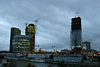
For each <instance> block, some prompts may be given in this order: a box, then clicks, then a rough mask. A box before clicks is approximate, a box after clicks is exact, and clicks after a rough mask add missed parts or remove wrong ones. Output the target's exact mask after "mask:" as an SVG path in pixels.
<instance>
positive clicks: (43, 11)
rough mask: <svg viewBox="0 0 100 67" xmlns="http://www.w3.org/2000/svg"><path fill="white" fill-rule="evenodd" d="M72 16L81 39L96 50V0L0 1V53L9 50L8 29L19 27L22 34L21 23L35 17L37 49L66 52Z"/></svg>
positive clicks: (99, 18) (99, 15)
mask: <svg viewBox="0 0 100 67" xmlns="http://www.w3.org/2000/svg"><path fill="white" fill-rule="evenodd" d="M77 12H78V13H79V14H77ZM76 15H78V16H80V17H81V18H82V36H83V37H82V39H83V40H88V41H91V46H92V48H93V49H97V50H98V49H99V48H100V41H99V40H100V31H99V29H100V1H99V0H0V50H9V44H10V28H11V27H18V28H20V29H21V31H22V34H23V35H24V33H25V23H34V20H36V19H38V18H39V19H40V20H39V21H38V23H37V34H36V36H37V37H36V44H37V45H40V46H39V47H40V48H43V49H46V50H49V49H52V48H51V47H50V46H52V45H55V46H56V49H57V50H60V49H70V25H71V18H73V17H74V16H76Z"/></svg>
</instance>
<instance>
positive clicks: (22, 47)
mask: <svg viewBox="0 0 100 67" xmlns="http://www.w3.org/2000/svg"><path fill="white" fill-rule="evenodd" d="M12 44H13V52H15V53H23V54H24V53H30V48H31V46H30V44H31V36H29V35H15V36H14V39H13V43H12Z"/></svg>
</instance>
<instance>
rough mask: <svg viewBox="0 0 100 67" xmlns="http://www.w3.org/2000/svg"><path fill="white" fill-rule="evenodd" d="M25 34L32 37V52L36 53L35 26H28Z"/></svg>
mask: <svg viewBox="0 0 100 67" xmlns="http://www.w3.org/2000/svg"><path fill="white" fill-rule="evenodd" d="M25 31H26V32H25V34H26V35H30V36H31V52H34V51H35V25H34V24H29V25H28V26H26V29H25Z"/></svg>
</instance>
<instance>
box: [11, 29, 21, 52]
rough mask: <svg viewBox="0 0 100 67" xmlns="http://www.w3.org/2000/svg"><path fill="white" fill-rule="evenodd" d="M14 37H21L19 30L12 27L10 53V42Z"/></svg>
mask: <svg viewBox="0 0 100 67" xmlns="http://www.w3.org/2000/svg"><path fill="white" fill-rule="evenodd" d="M15 35H21V30H20V29H19V28H15V27H12V28H11V33H10V52H13V49H12V40H13V37H14V36H15Z"/></svg>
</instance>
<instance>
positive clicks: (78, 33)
mask: <svg viewBox="0 0 100 67" xmlns="http://www.w3.org/2000/svg"><path fill="white" fill-rule="evenodd" d="M71 21H72V22H71V33H70V45H71V49H72V50H73V49H78V48H81V47H82V45H81V42H82V29H81V18H80V17H78V16H75V17H74V18H72V20H71Z"/></svg>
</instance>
